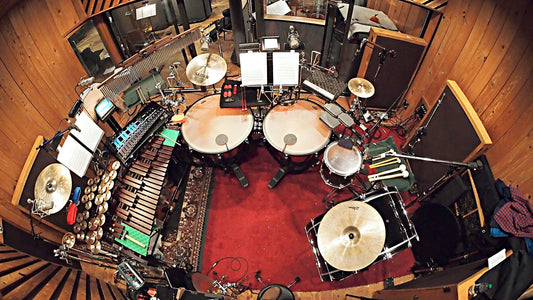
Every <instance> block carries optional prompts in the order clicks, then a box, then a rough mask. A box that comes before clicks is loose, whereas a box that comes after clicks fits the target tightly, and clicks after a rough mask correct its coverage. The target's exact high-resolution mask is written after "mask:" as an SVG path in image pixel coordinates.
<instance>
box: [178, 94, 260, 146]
mask: <svg viewBox="0 0 533 300" xmlns="http://www.w3.org/2000/svg"><path fill="white" fill-rule="evenodd" d="M219 100H220V95H210V96H207V97H204V98H202V99H200V100H198V101H196V102H195V103H194V104H193V105H192V106H191V107H189V109H188V110H187V112H186V113H185V122H184V123H183V125H182V126H181V132H182V134H183V138H184V139H185V141H186V142H187V144H188V145H189V147H191V148H192V149H193V150H195V151H197V152H200V153H204V154H220V153H224V152H227V151H228V150H232V149H235V148H237V147H238V146H239V145H240V144H242V143H243V142H244V140H246V138H247V137H248V135H250V133H251V132H252V129H253V126H254V119H253V116H252V113H251V112H250V111H249V110H245V111H242V110H241V109H240V108H220V106H219Z"/></svg>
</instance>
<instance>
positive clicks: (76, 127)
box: [67, 119, 81, 132]
mask: <svg viewBox="0 0 533 300" xmlns="http://www.w3.org/2000/svg"><path fill="white" fill-rule="evenodd" d="M67 123H68V124H69V128H70V129H75V130H77V131H79V132H81V129H80V128H79V127H78V126H77V125H76V124H74V123H72V121H70V120H69V119H67Z"/></svg>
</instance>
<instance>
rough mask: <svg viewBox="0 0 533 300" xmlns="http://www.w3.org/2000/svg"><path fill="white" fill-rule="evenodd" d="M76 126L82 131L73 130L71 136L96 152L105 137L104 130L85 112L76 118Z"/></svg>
mask: <svg viewBox="0 0 533 300" xmlns="http://www.w3.org/2000/svg"><path fill="white" fill-rule="evenodd" d="M75 124H76V126H78V127H79V128H80V130H81V131H77V130H76V129H72V130H71V131H70V133H69V135H73V136H75V137H76V138H77V139H78V140H79V141H80V142H82V143H83V144H84V145H85V146H87V148H89V149H91V151H93V152H94V150H96V147H98V144H99V143H100V141H101V140H102V137H103V136H104V131H103V130H102V128H100V126H98V124H96V123H95V122H94V121H93V120H92V119H91V117H89V115H88V114H87V113H86V112H85V111H82V112H81V113H80V114H79V115H78V116H77V117H76V123H75Z"/></svg>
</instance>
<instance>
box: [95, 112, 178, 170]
mask: <svg viewBox="0 0 533 300" xmlns="http://www.w3.org/2000/svg"><path fill="white" fill-rule="evenodd" d="M171 117H172V113H171V112H169V111H168V110H166V109H164V108H163V107H161V106H160V105H158V104H156V103H153V102H150V103H148V104H147V105H146V106H145V107H144V108H143V109H142V110H141V111H140V112H139V113H138V114H137V116H135V118H134V119H133V120H132V121H131V122H130V123H129V124H128V125H126V126H125V127H124V129H122V130H121V131H119V132H117V133H115V134H114V135H113V136H112V137H110V138H108V139H107V141H106V145H107V147H108V148H109V149H110V150H111V152H112V153H113V154H114V155H115V156H116V158H117V159H118V160H119V161H120V162H121V163H122V164H124V165H128V164H129V163H130V162H131V159H132V158H133V157H134V155H135V154H136V153H137V152H138V151H139V149H140V148H141V147H142V145H144V144H145V143H146V141H147V140H148V139H149V138H150V137H151V136H152V135H153V134H154V133H155V132H156V131H157V130H158V129H159V128H160V127H161V126H163V125H164V124H166V123H167V122H168V121H169V120H170V118H171Z"/></svg>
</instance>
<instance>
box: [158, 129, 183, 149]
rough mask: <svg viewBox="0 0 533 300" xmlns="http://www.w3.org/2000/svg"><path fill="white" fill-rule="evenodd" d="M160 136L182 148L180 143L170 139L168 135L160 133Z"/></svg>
mask: <svg viewBox="0 0 533 300" xmlns="http://www.w3.org/2000/svg"><path fill="white" fill-rule="evenodd" d="M159 134H160V135H162V136H163V137H165V138H167V139H169V140H170V141H171V142H173V143H174V144H176V145H178V146H181V145H180V143H178V142H177V141H176V140H175V139H173V138H171V137H169V136H168V135H166V134H164V133H162V132H161V133H159Z"/></svg>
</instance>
